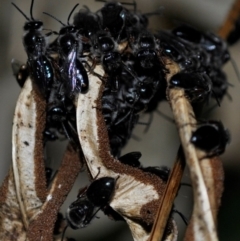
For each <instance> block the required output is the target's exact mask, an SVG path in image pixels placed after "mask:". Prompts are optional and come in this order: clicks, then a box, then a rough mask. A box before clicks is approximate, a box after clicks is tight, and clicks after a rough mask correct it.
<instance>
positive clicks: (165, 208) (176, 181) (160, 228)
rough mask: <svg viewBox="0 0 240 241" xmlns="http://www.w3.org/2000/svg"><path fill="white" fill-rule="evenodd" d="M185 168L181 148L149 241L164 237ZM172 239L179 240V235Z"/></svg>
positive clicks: (156, 240) (157, 240)
mask: <svg viewBox="0 0 240 241" xmlns="http://www.w3.org/2000/svg"><path fill="white" fill-rule="evenodd" d="M184 168H185V159H184V154H183V151H182V148H180V149H179V152H178V156H177V160H176V162H175V164H174V166H173V169H172V171H171V174H170V176H169V179H168V183H167V187H166V190H165V193H164V195H163V197H162V200H161V202H160V205H159V208H158V213H157V215H156V219H155V222H154V225H153V227H152V231H151V236H150V238H149V241H159V240H162V237H163V235H164V232H165V230H166V225H167V221H168V218H169V215H170V212H171V210H172V206H173V202H174V199H175V197H176V195H177V192H178V190H179V186H180V183H181V180H182V176H183V171H184ZM171 240H177V236H176V237H173V238H172V239H171Z"/></svg>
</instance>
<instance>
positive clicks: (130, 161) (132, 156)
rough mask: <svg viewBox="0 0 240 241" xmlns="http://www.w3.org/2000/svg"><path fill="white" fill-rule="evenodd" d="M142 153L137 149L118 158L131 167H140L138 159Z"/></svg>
mask: <svg viewBox="0 0 240 241" xmlns="http://www.w3.org/2000/svg"><path fill="white" fill-rule="evenodd" d="M141 156H142V154H141V152H139V151H135V152H129V153H127V154H125V155H123V156H120V157H118V160H119V161H120V162H121V163H123V164H126V165H129V166H131V167H140V166H141V163H140V161H139V159H140V158H141Z"/></svg>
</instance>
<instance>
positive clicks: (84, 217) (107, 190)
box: [66, 177, 116, 229]
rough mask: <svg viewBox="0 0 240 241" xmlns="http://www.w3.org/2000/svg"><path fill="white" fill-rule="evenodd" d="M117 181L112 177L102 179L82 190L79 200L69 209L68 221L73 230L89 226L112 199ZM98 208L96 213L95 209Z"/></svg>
mask: <svg viewBox="0 0 240 241" xmlns="http://www.w3.org/2000/svg"><path fill="white" fill-rule="evenodd" d="M115 182H116V180H115V179H114V178H112V177H101V178H99V179H97V180H95V181H93V182H92V183H91V184H90V185H89V187H88V188H87V189H86V188H85V189H82V190H81V191H80V193H79V195H78V199H77V200H76V201H74V202H73V203H72V204H71V205H70V206H69V208H68V210H67V213H66V219H67V222H68V225H69V226H70V227H71V228H73V229H78V228H83V227H85V226H86V225H88V224H89V223H90V222H91V220H92V218H93V217H94V216H95V215H96V213H97V212H98V211H99V209H101V208H104V207H105V206H106V205H108V204H109V202H110V201H111V199H112V196H113V193H114V189H115ZM96 207H97V208H98V209H97V211H95V212H94V210H95V208H96Z"/></svg>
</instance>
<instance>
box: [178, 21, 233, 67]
mask: <svg viewBox="0 0 240 241" xmlns="http://www.w3.org/2000/svg"><path fill="white" fill-rule="evenodd" d="M173 34H174V35H176V36H178V37H180V38H182V39H184V40H186V41H189V42H192V43H194V44H198V45H200V46H201V47H202V48H203V49H205V50H206V51H207V52H208V53H210V54H211V61H212V62H211V64H214V65H215V66H216V67H221V66H222V65H223V64H225V63H226V62H227V61H228V60H229V59H230V54H229V51H228V49H227V44H226V43H225V42H224V41H223V40H222V39H221V38H220V37H218V36H216V35H215V34H213V33H210V32H207V33H203V32H200V31H198V30H196V29H195V28H193V27H191V26H189V25H181V26H179V27H177V28H175V29H174V30H173Z"/></svg>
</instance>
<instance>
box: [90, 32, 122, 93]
mask: <svg viewBox="0 0 240 241" xmlns="http://www.w3.org/2000/svg"><path fill="white" fill-rule="evenodd" d="M91 46H92V47H91V49H90V50H91V53H92V55H93V56H94V61H96V62H101V63H102V66H103V68H104V70H105V72H106V74H107V75H108V80H109V81H108V82H107V86H110V87H111V89H112V91H116V90H117V89H118V87H119V81H120V80H119V79H120V76H119V75H120V74H121V69H122V68H123V67H124V66H123V63H122V59H121V55H120V53H119V52H118V50H117V43H116V42H115V41H114V39H113V38H112V37H111V35H110V34H109V33H106V32H104V31H99V32H97V33H96V34H94V35H93V36H92V37H91Z"/></svg>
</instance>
